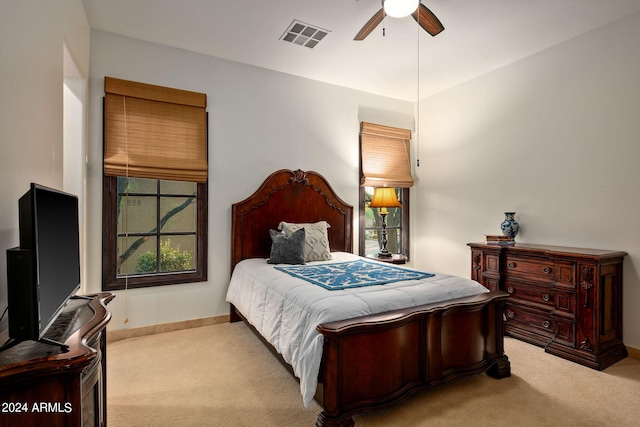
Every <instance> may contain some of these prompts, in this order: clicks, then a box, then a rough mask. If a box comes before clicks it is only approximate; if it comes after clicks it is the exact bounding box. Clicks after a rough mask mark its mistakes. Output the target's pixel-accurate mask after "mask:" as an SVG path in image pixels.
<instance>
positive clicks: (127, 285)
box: [102, 176, 208, 291]
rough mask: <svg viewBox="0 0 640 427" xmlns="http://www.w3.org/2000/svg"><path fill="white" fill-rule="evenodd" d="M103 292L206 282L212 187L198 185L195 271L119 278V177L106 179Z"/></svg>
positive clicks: (106, 177)
mask: <svg viewBox="0 0 640 427" xmlns="http://www.w3.org/2000/svg"><path fill="white" fill-rule="evenodd" d="M102 197H103V199H102V206H103V210H102V212H103V215H102V233H103V237H102V290H103V291H115V290H123V289H136V288H146V287H155V286H166V285H178V284H182V283H193V282H204V281H206V280H207V258H208V255H207V248H208V243H207V237H208V229H207V227H208V225H207V224H208V213H207V212H208V184H207V182H204V183H196V199H195V200H196V205H197V206H196V227H197V228H196V233H195V236H196V256H195V270H190V271H185V272H165V273H163V272H159V273H149V274H139V275H138V274H136V275H128V276H121V277H118V274H117V258H118V249H117V248H118V225H117V221H118V218H117V204H118V177H115V176H103V192H102Z"/></svg>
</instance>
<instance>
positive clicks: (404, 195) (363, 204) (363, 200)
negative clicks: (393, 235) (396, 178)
mask: <svg viewBox="0 0 640 427" xmlns="http://www.w3.org/2000/svg"><path fill="white" fill-rule="evenodd" d="M359 188H360V190H359V191H360V193H359V200H360V212H359V215H358V219H359V227H358V241H359V245H358V246H359V247H358V254H359V255H360V256H363V257H364V256H366V252H365V243H366V242H365V233H366V231H367V230H382V227H368V228H367V227H365V225H366V210H367V209H370V208H369V205H368V202H367V197H366V191H365V186H362V185H361V186H360V187H359ZM400 190H401V196H400V197H401V204H402V207H400V208H396V209H400V211H401V212H402V225H401V227H400V244H401V245H402V255H404V256H405V257H407V261H409V259H410V256H409V255H410V250H409V243H410V242H409V224H410V222H409V212H410V209H409V204H410V202H409V188H400Z"/></svg>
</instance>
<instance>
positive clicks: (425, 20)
mask: <svg viewBox="0 0 640 427" xmlns="http://www.w3.org/2000/svg"><path fill="white" fill-rule="evenodd" d="M412 16H413V19H415V20H416V22H417V23H418V24H420V26H421V27H422V28H423V29H424V30H425V31H426V32H427V33H429V34H431V35H432V36H435V35H436V34H439V33H440V32H441V31H442V30H444V26H443V25H442V23H441V22H440V20H439V19H438V18H437V17H436V15H434V14H433V12H431V11H430V10H429V9H428V8H427V6H425V5H423V4H422V3H420V6H419V7H418V10H416V11H415V12H413V13H412Z"/></svg>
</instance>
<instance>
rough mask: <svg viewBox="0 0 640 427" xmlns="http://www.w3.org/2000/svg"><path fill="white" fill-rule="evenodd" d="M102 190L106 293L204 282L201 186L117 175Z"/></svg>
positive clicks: (204, 201)
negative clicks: (103, 199) (103, 191)
mask: <svg viewBox="0 0 640 427" xmlns="http://www.w3.org/2000/svg"><path fill="white" fill-rule="evenodd" d="M105 187H106V188H105V195H106V197H107V200H106V201H105V207H106V209H105V210H104V216H105V218H104V222H105V236H104V244H103V245H104V259H105V266H104V269H103V270H104V272H103V275H104V278H103V283H104V284H105V286H104V289H105V290H117V289H124V288H139V287H146V286H157V285H165V284H177V283H186V282H198V281H203V280H206V278H207V270H206V259H207V227H206V218H207V209H206V206H207V185H206V183H204V184H199V183H195V182H186V181H170V180H160V179H148V178H135V177H129V178H127V177H121V176H120V177H105ZM114 219H115V220H114ZM158 254H159V255H160V256H158Z"/></svg>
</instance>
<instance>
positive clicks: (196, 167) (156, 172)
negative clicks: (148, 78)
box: [104, 77, 208, 182]
mask: <svg viewBox="0 0 640 427" xmlns="http://www.w3.org/2000/svg"><path fill="white" fill-rule="evenodd" d="M206 103H207V99H206V95H205V94H200V93H196V92H188V91H183V90H178V89H171V88H165V87H160V86H154V85H149V84H144V83H136V82H129V81H126V80H120V79H114V78H111V77H105V107H104V108H105V117H104V121H105V123H104V173H105V175H109V176H135V177H140V178H153V179H169V180H176V181H191V182H206V181H207V175H208V170H207V168H208V166H207V125H206V118H207V113H206Z"/></svg>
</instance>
